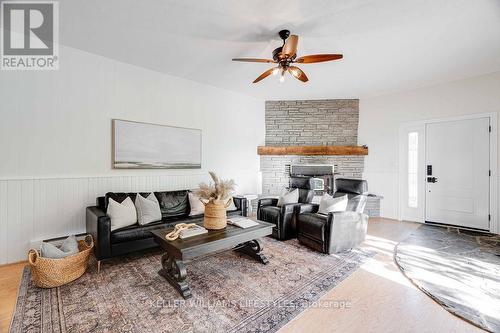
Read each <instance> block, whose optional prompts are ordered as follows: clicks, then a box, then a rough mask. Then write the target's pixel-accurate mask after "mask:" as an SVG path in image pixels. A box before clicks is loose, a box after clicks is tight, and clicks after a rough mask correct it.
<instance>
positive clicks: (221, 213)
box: [203, 200, 230, 230]
mask: <svg viewBox="0 0 500 333" xmlns="http://www.w3.org/2000/svg"><path fill="white" fill-rule="evenodd" d="M229 203H230V202H228V204H229ZM228 204H224V202H223V201H218V200H217V201H209V202H207V203H205V217H204V219H203V226H204V227H205V228H206V229H209V230H218V229H224V228H225V227H226V226H227V215H226V207H227V205H228Z"/></svg>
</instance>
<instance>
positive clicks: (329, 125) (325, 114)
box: [266, 99, 359, 146]
mask: <svg viewBox="0 0 500 333" xmlns="http://www.w3.org/2000/svg"><path fill="white" fill-rule="evenodd" d="M358 122H359V100H357V99H327V100H305V101H267V102H266V145H267V146H273V145H279V146H315V145H317V146H322V145H323V146H326V145H338V146H349V145H354V146H355V145H357V144H358Z"/></svg>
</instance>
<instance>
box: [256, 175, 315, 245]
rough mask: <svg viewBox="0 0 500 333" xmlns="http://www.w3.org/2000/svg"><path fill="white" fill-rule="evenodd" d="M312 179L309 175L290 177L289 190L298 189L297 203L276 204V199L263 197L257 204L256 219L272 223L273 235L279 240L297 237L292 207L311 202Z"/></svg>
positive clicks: (312, 194)
mask: <svg viewBox="0 0 500 333" xmlns="http://www.w3.org/2000/svg"><path fill="white" fill-rule="evenodd" d="M313 186H314V184H313V180H312V178H310V177H290V190H293V189H298V190H299V203H292V204H285V205H283V206H281V207H279V206H278V199H275V198H272V199H271V198H264V199H260V200H259V202H258V204H257V219H258V220H261V221H265V222H269V223H273V224H274V225H275V227H274V228H273V237H274V238H276V239H280V240H285V239H290V238H295V237H297V229H296V227H295V218H294V217H295V216H294V208H295V207H297V206H300V205H302V204H306V203H310V202H312V199H313V197H314V190H313Z"/></svg>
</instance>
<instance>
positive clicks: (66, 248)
mask: <svg viewBox="0 0 500 333" xmlns="http://www.w3.org/2000/svg"><path fill="white" fill-rule="evenodd" d="M60 249H61V251H63V252H70V253H71V254H75V253H78V251H79V250H78V241H77V240H76V237H75V235H71V236H69V237H68V238H66V239H65V240H64V242H62V244H61V247H60Z"/></svg>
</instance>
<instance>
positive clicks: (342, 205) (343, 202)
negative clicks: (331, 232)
mask: <svg viewBox="0 0 500 333" xmlns="http://www.w3.org/2000/svg"><path fill="white" fill-rule="evenodd" d="M347 202H348V198H347V194H346V195H343V196H341V197H337V198H334V197H332V196H331V195H329V194H327V193H325V194H323V197H321V202H320V203H319V209H318V213H320V214H324V215H328V213H332V212H343V211H345V210H346V209H347Z"/></svg>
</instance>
